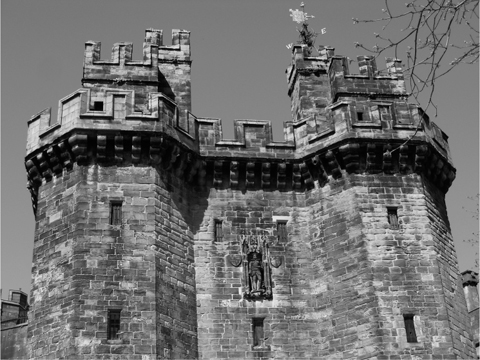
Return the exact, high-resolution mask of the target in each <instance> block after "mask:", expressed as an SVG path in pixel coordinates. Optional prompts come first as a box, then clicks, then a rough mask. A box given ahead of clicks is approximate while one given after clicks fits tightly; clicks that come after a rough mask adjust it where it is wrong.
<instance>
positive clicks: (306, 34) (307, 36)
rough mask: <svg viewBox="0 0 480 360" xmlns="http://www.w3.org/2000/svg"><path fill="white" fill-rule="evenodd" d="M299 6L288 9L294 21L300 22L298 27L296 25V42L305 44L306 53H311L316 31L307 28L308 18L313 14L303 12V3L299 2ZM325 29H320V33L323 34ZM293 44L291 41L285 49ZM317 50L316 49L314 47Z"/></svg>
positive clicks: (313, 47)
mask: <svg viewBox="0 0 480 360" xmlns="http://www.w3.org/2000/svg"><path fill="white" fill-rule="evenodd" d="M300 7H301V9H302V10H298V9H295V10H292V9H290V16H291V17H292V20H293V21H295V22H296V23H297V24H301V28H300V29H299V28H298V27H297V31H298V32H299V33H300V41H298V43H300V44H303V45H307V53H308V54H311V53H312V49H316V48H315V39H316V37H317V35H318V33H316V32H314V31H311V30H310V29H309V28H308V23H307V21H308V19H314V18H315V16H313V15H308V14H307V13H306V12H305V4H304V3H303V2H302V3H301V4H300ZM326 32H327V31H326V29H325V28H323V29H321V33H322V34H325V33H326ZM292 46H293V43H291V44H288V45H287V49H291V48H292ZM316 50H317V51H318V49H316Z"/></svg>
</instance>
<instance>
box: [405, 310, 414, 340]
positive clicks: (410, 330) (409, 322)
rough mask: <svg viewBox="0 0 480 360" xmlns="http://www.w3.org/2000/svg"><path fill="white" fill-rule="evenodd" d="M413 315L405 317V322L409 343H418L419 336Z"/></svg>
mask: <svg viewBox="0 0 480 360" xmlns="http://www.w3.org/2000/svg"><path fill="white" fill-rule="evenodd" d="M414 316H415V315H413V314H405V315H403V320H404V322H405V330H406V332H407V342H414V343H415V342H417V334H416V332H415V324H414V322H413V318H414Z"/></svg>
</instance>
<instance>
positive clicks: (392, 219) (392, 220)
mask: <svg viewBox="0 0 480 360" xmlns="http://www.w3.org/2000/svg"><path fill="white" fill-rule="evenodd" d="M387 215H388V223H389V224H390V229H393V230H398V229H399V228H400V225H399V223H398V214H397V208H396V207H389V208H387Z"/></svg>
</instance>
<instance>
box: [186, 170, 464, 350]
mask: <svg viewBox="0 0 480 360" xmlns="http://www.w3.org/2000/svg"><path fill="white" fill-rule="evenodd" d="M423 182H424V180H423V179H422V178H421V177H420V176H417V175H411V176H403V177H394V176H385V175H380V174H379V175H370V176H365V175H346V174H344V176H343V177H342V178H341V179H339V180H337V181H331V182H329V184H327V185H326V186H324V187H322V188H315V189H314V190H311V191H308V192H306V193H301V194H300V193H295V192H278V191H275V192H270V191H261V190H260V191H250V192H246V193H243V192H240V191H231V190H218V189H217V190H214V189H212V190H211V191H210V195H209V198H208V204H209V205H208V208H207V209H206V210H205V212H204V213H203V214H202V213H201V212H200V211H196V214H197V216H198V217H201V219H202V223H201V228H200V232H199V234H197V235H196V240H195V265H196V272H197V274H196V275H197V300H198V305H199V307H198V332H199V335H198V336H199V352H200V355H201V357H202V358H204V359H213V358H215V359H217V358H218V359H222V358H295V359H302V358H305V359H307V358H355V359H362V358H372V357H378V358H380V357H382V358H385V359H387V358H392V359H393V358H395V356H398V354H399V352H401V353H402V354H404V355H406V356H407V355H408V356H411V357H423V356H425V355H426V354H431V355H437V356H438V358H450V356H451V355H452V354H454V353H455V354H457V355H458V356H459V357H460V358H469V357H471V356H473V354H472V353H471V350H472V344H471V339H470V338H469V336H468V334H466V333H462V334H461V341H462V343H463V344H465V345H464V346H459V345H458V343H457V340H456V339H457V338H460V337H459V335H457V334H459V332H458V330H457V329H458V327H457V326H456V325H455V324H456V323H457V321H459V320H457V319H455V315H452V314H451V313H452V306H451V302H450V301H449V300H448V299H447V298H446V297H445V296H444V291H445V290H444V288H443V287H442V283H443V282H444V279H443V276H442V275H441V273H440V266H439V261H438V260H437V258H438V257H442V256H443V255H441V254H440V253H439V251H440V250H439V249H438V248H437V242H438V239H437V238H436V236H437V235H436V234H430V233H429V231H428V230H427V229H430V228H433V227H437V226H439V227H447V226H448V223H445V219H444V218H442V219H432V218H430V217H429V211H428V203H429V202H431V201H432V200H431V197H432V195H431V194H430V193H429V192H426V191H424V187H423ZM435 196H436V197H438V194H436V195H435ZM436 201H438V200H436ZM392 207H394V208H396V209H397V213H398V220H399V228H398V229H396V228H392V226H391V225H390V224H389V222H388V215H387V213H388V210H387V209H388V208H392ZM278 219H284V220H288V222H287V228H288V240H287V241H286V242H279V241H278V239H277V233H276V220H278ZM215 220H217V221H218V220H220V221H222V226H223V238H222V240H221V241H218V240H215V234H214V222H215ZM437 223H440V224H438V225H437ZM245 231H246V232H247V233H248V231H250V233H254V232H255V231H256V232H257V233H258V232H259V231H260V232H263V233H265V234H267V237H268V238H269V239H270V241H271V244H272V245H271V246H270V248H269V251H270V252H269V254H270V256H271V257H273V258H275V257H278V258H280V259H281V265H280V266H279V267H278V268H273V267H272V269H271V270H272V271H271V278H272V283H273V298H272V299H264V300H262V301H248V300H246V299H245V297H244V296H242V294H243V293H244V291H245V286H246V284H245V283H244V282H243V281H242V279H243V274H242V268H241V267H240V266H239V267H236V266H234V265H232V263H231V261H230V259H231V258H232V257H233V256H235V255H238V254H240V253H241V252H242V246H241V239H242V237H241V234H242V233H245ZM449 243H451V241H450V242H449ZM457 301H458V303H459V305H457V307H458V306H462V299H457ZM463 303H464V300H463ZM462 309H463V308H459V310H458V314H460V313H462V314H463V312H462ZM408 314H412V315H414V321H415V327H416V332H417V338H418V341H417V342H414V343H413V342H407V338H406V333H405V323H404V315H408ZM457 316H458V315H457ZM255 318H263V319H264V336H265V340H264V341H265V346H264V347H263V348H256V349H255V348H254V346H253V331H252V329H253V328H252V324H253V321H254V319H255Z"/></svg>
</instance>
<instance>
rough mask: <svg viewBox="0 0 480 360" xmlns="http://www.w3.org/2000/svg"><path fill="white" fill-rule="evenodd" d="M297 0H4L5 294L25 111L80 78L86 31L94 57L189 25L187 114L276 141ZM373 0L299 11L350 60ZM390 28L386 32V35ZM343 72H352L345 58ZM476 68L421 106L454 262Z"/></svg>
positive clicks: (369, 38) (473, 179)
mask: <svg viewBox="0 0 480 360" xmlns="http://www.w3.org/2000/svg"><path fill="white" fill-rule="evenodd" d="M398 3H401V4H402V5H403V3H404V2H400V1H399V2H398ZM299 5H300V1H291V0H271V1H267V0H263V1H260V0H242V1H233V0H232V1H229V0H202V1H200V0H176V1H162V0H151V1H147V0H135V1H133V0H129V1H124V0H101V1H100V0H82V1H73V0H29V1H25V0H3V1H2V2H1V44H2V48H1V50H2V51H1V65H2V67H1V70H2V71H1V86H2V88H1V95H2V97H1V100H2V107H1V215H2V216H1V220H2V221H1V260H2V263H1V281H2V284H1V287H2V289H3V291H4V293H3V297H6V295H7V291H8V289H11V288H19V287H20V288H22V290H24V291H26V292H29V290H30V270H31V259H32V251H33V238H34V216H33V211H32V207H31V201H30V195H29V192H28V190H27V189H26V179H27V178H26V174H25V168H24V156H25V145H26V136H27V121H28V120H29V119H30V118H31V116H33V115H35V114H36V113H38V112H39V111H41V110H43V109H45V108H46V107H52V115H53V114H56V111H57V103H58V100H59V99H61V98H63V97H65V96H66V95H68V94H70V93H72V92H73V91H75V90H76V89H78V88H80V87H81V77H82V62H83V51H84V43H85V42H86V41H88V40H97V41H101V42H102V55H101V57H102V59H109V58H110V50H111V47H112V45H113V43H115V42H120V41H131V42H133V45H134V60H140V59H141V58H142V54H141V51H142V42H143V37H144V30H145V29H147V28H156V29H163V30H164V42H165V43H166V44H169V43H170V35H171V29H172V28H173V29H174V28H177V29H186V30H190V31H191V44H192V59H193V64H192V112H193V114H195V115H196V116H201V117H217V118H221V119H223V128H224V131H225V134H224V137H225V138H231V137H232V136H233V119H262V120H271V121H272V122H273V128H274V137H275V140H281V139H282V138H281V136H282V135H281V134H282V123H283V121H285V120H288V119H290V117H291V115H290V102H289V98H288V96H287V84H286V78H285V69H286V67H287V66H288V65H289V63H290V58H291V55H290V54H291V53H290V50H288V49H287V48H286V45H287V44H289V43H291V42H296V40H297V38H298V34H297V32H296V30H295V25H296V24H295V23H293V22H292V21H291V18H290V16H289V9H290V8H292V9H296V8H299V7H300V6H299ZM382 7H383V1H381V0H355V1H353V0H324V1H318V0H315V1H314V0H311V1H306V7H305V11H306V12H307V13H308V14H311V15H315V19H313V20H310V22H309V23H310V25H311V27H312V28H313V29H314V30H316V31H318V32H319V31H320V29H321V28H326V30H327V32H326V34H324V35H319V37H318V39H317V44H323V45H330V46H333V47H335V48H336V54H340V55H346V56H349V57H350V58H352V59H355V58H356V56H357V55H363V54H365V52H364V51H361V50H360V49H356V48H355V46H354V42H356V41H358V42H362V43H365V44H366V45H369V46H372V45H374V36H373V32H379V30H380V26H378V25H377V26H366V25H354V24H353V22H352V18H353V17H356V18H374V17H380V16H381V15H382V13H381V9H382ZM398 30H399V29H398V28H397V29H395V28H392V29H391V30H390V31H392V33H391V34H392V35H394V32H395V31H398ZM461 36H466V33H465V34H461ZM400 57H401V55H400ZM379 63H380V64H379V65H383V64H382V63H383V61H382V60H379ZM351 72H352V73H356V72H358V70H357V68H356V66H355V65H353V64H352V66H351ZM478 78H479V72H478V66H477V64H476V65H465V66H463V67H462V68H459V69H457V70H455V71H453V72H451V73H450V74H449V75H448V76H446V77H445V78H443V79H442V80H439V81H438V82H437V84H436V88H437V96H436V100H437V103H438V104H439V115H438V117H437V118H434V114H433V113H432V111H429V113H430V115H431V118H432V119H433V120H434V121H435V122H436V123H437V124H438V125H439V126H440V127H441V128H442V129H443V130H444V131H445V132H446V133H447V134H448V136H449V143H450V149H451V152H452V157H453V160H454V165H455V167H456V168H457V178H456V180H455V181H454V183H453V186H452V187H451V188H450V190H449V192H448V194H447V206H448V214H449V217H450V222H451V227H452V232H453V236H454V239H455V245H456V247H457V251H458V257H459V264H460V270H462V271H463V270H466V269H468V268H472V267H473V264H474V258H475V249H474V248H473V247H471V246H470V245H468V244H466V243H465V242H464V241H463V240H464V239H468V238H471V237H472V236H473V235H472V233H478V221H477V220H476V219H475V218H473V217H472V214H471V213H469V212H468V210H470V211H472V210H474V209H475V207H476V203H475V202H474V201H470V200H468V197H469V196H475V195H476V194H477V193H478V175H479V166H478V165H479V157H478V154H479V146H478V138H479V112H478V103H479V92H478ZM54 116H56V115H54ZM464 208H465V209H464ZM477 271H478V270H477Z"/></svg>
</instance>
